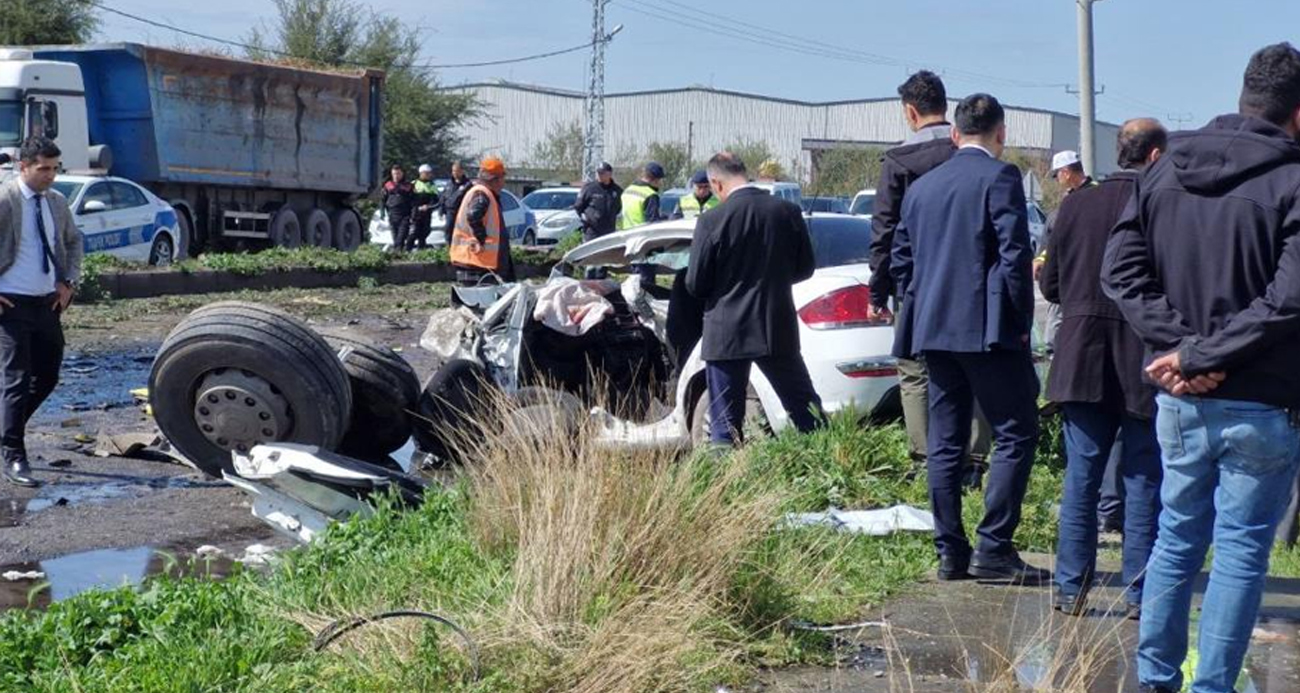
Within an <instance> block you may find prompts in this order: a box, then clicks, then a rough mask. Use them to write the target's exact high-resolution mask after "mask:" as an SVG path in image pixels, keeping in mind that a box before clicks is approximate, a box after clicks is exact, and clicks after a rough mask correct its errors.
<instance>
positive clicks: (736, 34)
mask: <svg viewBox="0 0 1300 693" xmlns="http://www.w3.org/2000/svg"><path fill="white" fill-rule="evenodd" d="M660 1H661V2H663V3H665V4H667V5H672V6H674V7H676V8H680V9H681V10H682V13H681V14H678V15H675V16H665V15H662V14H658V13H657V12H654V11H651V10H647V9H646V5H642V6H631V5H629V4H627V3H626V2H622V1H620V0H615V2H616V3H617V4H619V5H620V6H621V7H622V8H623V9H626V10H630V11H632V12H636V13H638V14H642V15H644V16H647V17H651V18H653V19H657V20H660V21H663V22H670V23H673V24H677V25H679V26H686V27H689V28H693V29H696V30H698V31H705V32H709V33H714V34H718V35H722V36H727V37H729V38H734V39H738V40H741V41H747V42H749V43H754V44H757V45H761V46H764V47H768V48H775V49H778V50H784V51H787V52H791V53H799V54H803V55H809V56H813V57H822V58H830V59H835V60H843V61H846V62H852V63H857V64H863V65H874V66H893V67H907V66H908V65H916V64H924V63H923V61H917V60H911V59H906V58H902V57H895V56H890V55H883V54H879V53H870V52H866V51H862V50H858V49H855V48H848V47H845V46H840V45H836V44H832V43H828V42H825V41H819V40H815V39H809V38H806V37H802V36H798V35H796V34H791V33H787V32H783V31H778V30H775V29H772V28H770V27H764V26H762V25H759V24H754V23H751V22H746V21H743V20H739V19H736V18H734V17H728V16H724V15H720V14H716V13H712V12H708V11H706V10H702V9H699V8H696V7H692V6H690V5H687V4H684V3H681V2H676V1H675V0H660ZM664 9H666V8H664ZM700 17H712V18H714V19H716V20H718V21H721V22H725V24H715V23H711V22H709V21H707V20H703V19H700ZM756 32H761V33H756ZM933 67H934V68H935V69H936V70H937V71H939V72H941V73H943V74H944V75H945V76H952V77H955V78H957V79H964V80H967V81H980V82H986V83H995V84H1000V85H1002V86H1006V87H1012V88H1021V89H1049V88H1050V89H1060V88H1063V87H1065V86H1066V84H1065V83H1063V82H1030V81H1026V80H1018V79H1012V78H1007V77H998V76H995V75H986V74H982V73H978V72H973V71H970V70H960V69H954V68H949V67H943V66H938V65H935V66H933Z"/></svg>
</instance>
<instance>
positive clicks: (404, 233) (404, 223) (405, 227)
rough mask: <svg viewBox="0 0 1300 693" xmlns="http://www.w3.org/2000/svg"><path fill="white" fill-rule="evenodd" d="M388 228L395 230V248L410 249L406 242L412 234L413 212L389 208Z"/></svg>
mask: <svg viewBox="0 0 1300 693" xmlns="http://www.w3.org/2000/svg"><path fill="white" fill-rule="evenodd" d="M388 228H390V229H392V231H393V250H409V248H407V247H406V244H407V242H408V240H409V239H410V236H411V213H410V212H406V211H399V210H396V209H390V210H388Z"/></svg>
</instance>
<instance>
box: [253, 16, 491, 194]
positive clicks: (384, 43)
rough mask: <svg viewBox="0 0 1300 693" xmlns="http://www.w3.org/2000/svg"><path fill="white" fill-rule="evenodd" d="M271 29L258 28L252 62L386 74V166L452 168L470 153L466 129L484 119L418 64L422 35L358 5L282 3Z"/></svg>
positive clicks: (472, 101) (471, 101)
mask: <svg viewBox="0 0 1300 693" xmlns="http://www.w3.org/2000/svg"><path fill="white" fill-rule="evenodd" d="M275 7H276V11H277V14H278V15H279V16H278V20H277V23H276V25H275V27H274V28H273V29H272V30H269V31H265V30H257V29H255V30H254V31H253V33H252V35H251V36H250V37H249V40H248V43H250V44H252V45H253V46H256V48H254V49H252V50H250V51H249V57H251V58H253V59H255V60H262V61H266V62H278V63H287V64H301V65H310V66H323V67H327V68H339V69H347V70H355V69H357V68H358V67H359V66H367V67H373V68H375V69H380V70H383V71H384V72H385V83H384V99H383V109H384V151H383V158H384V161H385V162H386V163H390V164H403V165H406V166H415V165H418V164H426V163H427V164H431V165H433V166H434V167H435V168H440V169H441V168H445V167H447V166H448V165H450V163H451V162H452V161H453V160H455V159H458V158H461V157H460V156H459V150H460V148H461V147H462V146H463V141H462V139H461V138H460V137H459V136H457V135H456V131H457V129H458V127H459V126H460V125H463V124H464V123H466V122H468V121H471V120H473V119H474V118H476V117H478V115H479V114H480V112H481V106H480V104H479V102H478V100H477V99H476V98H475V97H474V96H473V95H470V94H466V93H455V92H447V91H441V90H440V89H439V88H438V82H437V79H436V78H435V77H434V75H433V74H432V73H431V72H430V71H428V70H425V69H423V68H421V67H419V66H418V64H417V63H416V61H417V59H418V57H419V55H420V37H419V30H418V29H417V28H415V27H411V26H408V25H407V24H406V23H405V22H403V21H402V20H401V19H399V18H398V17H394V16H392V15H388V14H384V13H381V12H375V11H372V10H370V9H369V8H368V6H366V5H363V4H361V3H359V2H355V1H354V0H275Z"/></svg>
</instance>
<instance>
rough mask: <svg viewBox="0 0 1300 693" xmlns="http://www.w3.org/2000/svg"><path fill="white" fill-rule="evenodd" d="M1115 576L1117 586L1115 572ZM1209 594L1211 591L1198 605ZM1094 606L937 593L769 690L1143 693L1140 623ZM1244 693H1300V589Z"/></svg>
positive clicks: (904, 603) (951, 586)
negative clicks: (832, 658) (1079, 610)
mask: <svg viewBox="0 0 1300 693" xmlns="http://www.w3.org/2000/svg"><path fill="white" fill-rule="evenodd" d="M1031 562H1033V563H1035V564H1036V565H1047V564H1048V563H1049V560H1048V559H1047V558H1046V557H1035V558H1033V559H1031ZM1105 577H1107V578H1109V579H1111V580H1112V581H1117V579H1116V578H1114V576H1113V574H1109V575H1107V576H1105ZM1203 577H1204V576H1203ZM1201 592H1203V585H1201V587H1200V589H1198V596H1197V598H1198V600H1199V597H1200V594H1201ZM1090 604H1091V607H1090V611H1089V613H1088V614H1086V615H1085V616H1084V617H1082V618H1072V617H1067V616H1064V615H1061V614H1059V613H1056V612H1054V611H1052V608H1051V591H1050V588H1048V587H1040V588H1020V587H1011V586H1007V585H999V584H982V583H980V582H975V581H967V582H958V583H927V584H925V585H924V586H923V587H922V588H921V589H920V590H919V592H918V593H917V594H915V595H913V596H911V597H908V598H904V599H901V600H899V601H896V602H894V603H891V604H889V605H887V606H886V607H885V608H884V609H883V610H880V611H876V612H874V613H871V614H868V616H867V618H869V619H871V620H882V621H884V622H886V624H887V625H885V626H884V627H879V626H867V627H864V628H862V629H860V630H856V631H847V632H843V633H840V634H839V636H840V637H839V638H837V643H836V652H837V655H838V659H839V661H840V662H841V663H840V665H839V666H838V667H835V668H824V667H809V668H802V669H797V670H791V671H781V672H776V673H773V674H770V675H769V676H768V677H767V680H766V681H765V682H764V685H763V687H762V688H761V689H760V690H763V691H772V692H776V691H781V692H783V693H814V692H816V693H886V692H888V693H896V692H899V691H908V692H913V691H915V692H916V693H947V692H949V691H963V692H973V691H981V692H983V691H1008V692H1010V691H1060V692H1063V693H1084V692H1085V691H1086V692H1088V693H1093V692H1095V693H1117V692H1124V693H1129V692H1136V691H1137V682H1136V673H1135V671H1134V667H1135V664H1134V646H1135V644H1136V639H1137V623H1136V622H1135V621H1128V620H1125V619H1124V614H1123V611H1124V608H1123V607H1124V602H1123V594H1122V590H1121V589H1119V587H1118V586H1106V587H1104V588H1101V589H1097V590H1094V592H1093V597H1092V599H1091V600H1090ZM1194 633H1195V626H1193V634H1194ZM1238 690H1239V691H1241V692H1242V693H1295V692H1296V691H1300V580H1295V579H1270V580H1269V584H1268V587H1267V593H1266V596H1265V599H1264V608H1263V610H1262V611H1261V616H1260V621H1259V624H1258V627H1257V628H1256V631H1255V638H1254V639H1253V641H1252V643H1251V648H1250V652H1249V654H1248V662H1247V671H1246V673H1245V674H1244V675H1243V679H1242V681H1241V682H1240V684H1239V686H1238Z"/></svg>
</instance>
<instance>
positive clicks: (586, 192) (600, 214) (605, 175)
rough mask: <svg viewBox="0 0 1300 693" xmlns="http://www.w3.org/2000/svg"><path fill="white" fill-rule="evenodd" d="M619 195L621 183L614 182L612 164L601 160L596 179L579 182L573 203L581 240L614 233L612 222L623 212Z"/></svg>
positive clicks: (621, 191)
mask: <svg viewBox="0 0 1300 693" xmlns="http://www.w3.org/2000/svg"><path fill="white" fill-rule="evenodd" d="M622 195H623V188H622V186H620V185H619V184H618V183H616V182H614V167H613V166H610V165H609V162H606V161H602V162H601V163H600V166H599V167H598V168H597V169H596V180H593V181H588V182H587V184H586V185H583V186H582V190H581V191H579V192H578V199H577V201H576V202H574V203H573V211H575V212H577V213H578V218H579V219H581V220H582V240H583V241H584V242H585V241H590V240H592V239H595V238H600V237H601V236H604V235H606V234H610V233H613V232H614V223H615V222H616V221H617V220H618V215H619V212H622V211H623V200H622V199H621V198H622Z"/></svg>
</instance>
